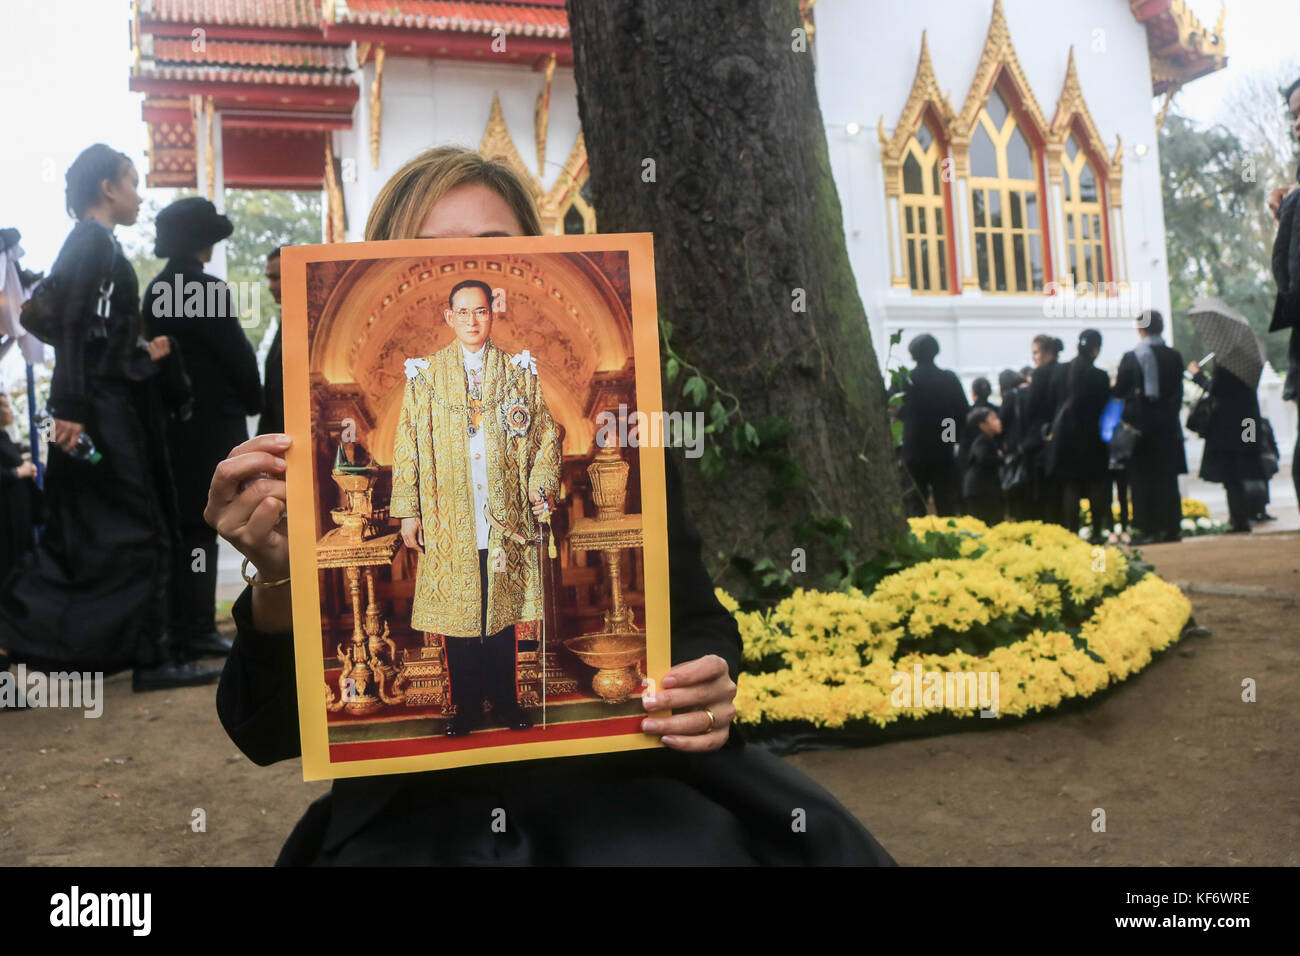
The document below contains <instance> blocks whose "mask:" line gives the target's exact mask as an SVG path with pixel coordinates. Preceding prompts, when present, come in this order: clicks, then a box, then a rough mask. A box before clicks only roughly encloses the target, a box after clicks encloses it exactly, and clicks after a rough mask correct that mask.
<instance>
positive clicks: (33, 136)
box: [0, 0, 1300, 270]
mask: <svg viewBox="0 0 1300 956" xmlns="http://www.w3.org/2000/svg"><path fill="white" fill-rule="evenodd" d="M823 2H826V3H849V2H859V3H864V4H870V3H877V2H884V0H823ZM890 2H892V0H890ZM951 2H952V3H953V4H958V3H960V4H963V5H965V4H968V3H971V2H980V0H951ZM1044 2H1052V3H1057V2H1064V0H1044ZM1089 2H1094V3H1104V2H1110V3H1127V2H1128V0H1089ZM1190 4H1191V7H1192V9H1193V10H1194V11H1196V14H1197V15H1198V16H1199V17H1200V18H1201V20H1202V22H1204V23H1205V24H1206V25H1207V26H1209V25H1213V23H1214V21H1215V19H1216V18H1217V17H1218V11H1219V5H1218V2H1217V0H1190ZM130 8H131V4H130V0H0V91H3V94H4V104H5V106H6V107H7V115H6V124H5V135H4V137H3V144H4V145H3V148H2V149H0V226H16V227H18V229H19V230H21V232H22V234H23V247H24V248H25V249H26V251H27V256H26V258H25V259H24V265H26V266H27V267H28V268H29V269H36V270H43V269H47V268H48V267H49V265H50V264H51V263H52V262H53V260H54V256H55V255H56V254H57V253H58V250H59V246H60V245H61V244H62V242H63V239H64V237H65V236H66V235H67V232H68V230H69V229H70V228H71V225H72V223H71V220H70V219H69V218H68V217H67V215H66V214H65V213H64V211H63V174H64V172H65V171H66V170H67V168H68V166H69V164H70V163H71V162H72V160H73V159H74V158H75V157H76V155H77V153H78V152H80V151H81V150H82V149H83V148H85V147H86V146H88V145H89V144H91V143H95V142H105V143H108V144H110V145H111V146H114V147H115V148H117V149H120V150H122V151H123V152H125V153H127V154H128V155H129V156H131V157H132V158H134V160H135V162H136V167H137V169H138V170H139V171H140V176H141V180H142V185H143V179H144V174H145V172H146V171H147V169H148V163H147V161H146V159H145V155H144V151H145V146H146V145H147V144H146V137H145V125H144V122H143V121H142V120H141V118H140V102H141V100H142V98H143V96H142V94H138V93H132V92H131V91H130V90H128V89H127V80H128V77H129V74H130V66H131V50H130V46H131V44H130V32H129V30H130V28H129V18H130ZM983 17H984V14H981V15H980V19H979V23H980V24H981V28H980V32H982V24H983V22H984V20H983ZM1224 33H1225V35H1226V38H1227V43H1228V53H1229V61H1230V62H1229V65H1228V67H1227V69H1225V70H1222V71H1220V72H1219V73H1216V74H1214V75H1212V76H1208V77H1203V78H1201V79H1200V80H1197V81H1196V82H1195V83H1192V84H1191V85H1189V86H1188V88H1187V89H1186V90H1184V91H1183V92H1182V93H1180V94H1179V96H1178V99H1177V100H1176V101H1175V109H1177V110H1178V111H1179V112H1182V113H1183V114H1184V115H1187V116H1190V117H1192V118H1193V119H1195V120H1196V121H1198V122H1202V123H1212V122H1216V121H1219V120H1222V119H1228V117H1225V116H1223V110H1222V107H1221V103H1222V100H1223V97H1224V96H1225V94H1226V93H1227V92H1228V91H1229V90H1230V89H1231V88H1232V87H1233V86H1234V85H1235V84H1236V83H1239V82H1240V81H1241V79H1242V78H1243V77H1244V76H1246V75H1248V74H1250V73H1252V72H1258V71H1260V70H1264V71H1268V72H1273V71H1275V70H1276V69H1277V68H1278V66H1279V65H1280V64H1282V63H1284V62H1286V61H1287V60H1289V59H1291V58H1293V57H1295V56H1296V55H1297V51H1298V50H1300V0H1229V3H1228V16H1227V23H1226V26H1225V28H1224ZM1022 42H1024V41H1023V40H1022ZM1136 92H1138V91H1135V93H1136ZM1093 110H1094V113H1096V114H1097V115H1098V118H1099V119H1100V118H1101V115H1102V114H1104V112H1105V104H1101V103H1095V104H1093ZM142 192H144V194H145V195H146V196H148V195H149V193H148V192H147V191H143V190H142ZM159 194H160V195H161V196H166V195H170V191H159ZM137 229H138V230H140V235H142V236H143V235H147V234H148V232H149V230H150V229H151V224H149V223H141V224H140V225H139V226H138V227H137ZM120 234H121V233H120V232H119V235H120Z"/></svg>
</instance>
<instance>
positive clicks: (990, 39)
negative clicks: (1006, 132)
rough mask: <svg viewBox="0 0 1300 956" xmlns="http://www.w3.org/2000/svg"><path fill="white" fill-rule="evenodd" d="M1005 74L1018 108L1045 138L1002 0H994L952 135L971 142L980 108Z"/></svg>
mask: <svg viewBox="0 0 1300 956" xmlns="http://www.w3.org/2000/svg"><path fill="white" fill-rule="evenodd" d="M1002 75H1005V76H1006V77H1007V80H1008V82H1009V83H1010V84H1011V87H1012V90H1013V91H1014V92H1015V94H1016V96H1015V98H1016V100H1017V104H1012V105H1013V106H1015V105H1018V106H1019V107H1020V109H1019V112H1021V113H1023V114H1024V117H1025V118H1027V119H1028V120H1029V123H1030V126H1031V128H1032V130H1033V132H1034V133H1035V134H1036V135H1037V136H1038V137H1039V139H1040V140H1041V141H1046V139H1047V131H1048V124H1047V119H1046V118H1045V117H1044V116H1043V111H1042V109H1040V108H1039V106H1038V100H1037V99H1036V98H1035V97H1034V91H1033V88H1032V87H1031V86H1030V85H1029V78H1028V77H1027V76H1025V71H1024V68H1023V67H1021V65H1020V59H1019V58H1018V57H1017V56H1016V48H1015V46H1014V45H1013V44H1012V42H1011V30H1010V28H1009V27H1008V26H1007V15H1006V11H1005V10H1003V9H1002V0H993V17H992V19H991V20H990V21H989V31H988V35H987V36H986V37H985V39H984V50H983V52H981V53H980V60H979V65H978V66H977V67H976V68H975V77H974V79H972V80H971V85H970V90H969V91H968V92H967V93H966V102H965V103H964V104H963V105H962V108H961V112H960V113H958V114H957V117H956V119H954V120H953V122H952V128H951V131H952V139H953V141H954V142H956V141H958V140H961V141H963V142H964V143H966V144H967V145H969V143H970V135H971V131H972V130H974V128H975V120H976V118H977V117H978V116H979V113H980V110H981V109H983V108H984V104H985V103H986V102H987V101H988V98H989V94H990V93H992V92H993V87H994V86H995V85H996V84H997V81H998V77H999V76H1002Z"/></svg>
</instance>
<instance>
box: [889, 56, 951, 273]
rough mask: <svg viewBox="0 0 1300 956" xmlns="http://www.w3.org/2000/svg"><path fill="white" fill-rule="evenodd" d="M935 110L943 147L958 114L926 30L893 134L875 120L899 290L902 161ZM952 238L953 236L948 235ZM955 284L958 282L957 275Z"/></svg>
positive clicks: (892, 270) (902, 260) (938, 137)
mask: <svg viewBox="0 0 1300 956" xmlns="http://www.w3.org/2000/svg"><path fill="white" fill-rule="evenodd" d="M927 110H928V111H933V113H934V116H935V118H936V119H937V120H938V127H939V128H938V129H937V130H932V132H934V133H935V134H936V135H935V139H936V140H938V141H939V142H940V144H941V145H940V149H941V150H942V149H943V147H944V146H946V144H947V143H948V140H949V128H950V127H951V125H952V122H953V119H954V117H955V114H954V113H953V109H952V102H951V101H950V100H949V98H948V97H947V96H946V95H945V94H944V92H943V90H942V89H940V87H939V80H938V77H936V76H935V72H934V63H933V62H932V61H931V59H930V44H929V41H928V40H927V39H926V33H925V31H924V30H922V31H921V53H920V56H919V57H918V58H917V61H916V75H915V76H913V78H912V89H911V90H910V91H909V92H908V95H907V102H906V103H904V104H903V112H902V113H901V114H900V115H899V117H898V123H897V124H896V125H895V126H894V133H893V135H892V136H886V135H885V118H884V117H883V116H881V117H880V118H879V119H878V120H877V121H876V136H877V137H878V138H879V140H880V163H881V166H882V167H883V168H884V173H885V201H886V203H887V205H888V207H889V213H888V215H887V217H886V218H887V219H888V220H889V237H890V242H889V254H890V285H891V286H892V287H893V288H896V289H906V288H908V287H909V283H908V276H907V268H906V264H905V257H904V255H903V248H902V235H901V233H900V231H899V230H900V228H901V225H900V220H899V208H898V207H899V204H900V202H901V200H902V196H903V160H904V157H905V155H906V152H907V144H908V142H910V141H911V139H912V137H913V136H915V135H916V133H917V132H918V131H919V130H920V128H921V124H922V123H924V122H925V115H926V112H927ZM949 241H950V242H951V241H952V237H951V236H950V237H949ZM953 284H954V285H955V284H956V282H955V277H954V281H953Z"/></svg>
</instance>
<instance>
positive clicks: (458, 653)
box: [443, 548, 519, 726]
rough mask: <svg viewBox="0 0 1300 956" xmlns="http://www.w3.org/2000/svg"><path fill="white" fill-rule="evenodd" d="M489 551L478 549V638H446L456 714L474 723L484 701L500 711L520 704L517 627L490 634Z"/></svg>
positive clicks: (477, 721)
mask: <svg viewBox="0 0 1300 956" xmlns="http://www.w3.org/2000/svg"><path fill="white" fill-rule="evenodd" d="M487 561H488V550H487V548H480V549H479V552H478V574H479V595H480V600H481V607H480V611H479V636H478V637H444V638H443V648H444V650H446V652H447V658H446V661H447V680H448V681H449V682H450V692H451V702H452V704H454V705H455V708H456V715H457V716H458V717H459V718H461V720H462V721H465V722H467V723H468V724H470V725H471V726H478V725H479V723H481V721H482V717H483V700H484V698H486V699H487V700H488V701H489V702H490V703H491V704H492V712H493V713H494V714H500V713H502V712H505V711H508V710H509V709H511V708H513V707H514V706H517V705H518V704H519V687H518V684H517V683H516V680H517V675H516V671H517V669H518V655H517V645H516V641H515V627H514V625H513V624H511V625H510V626H509V627H504V628H502V629H501V630H499V631H497V632H496V633H495V634H488V633H487V599H488V567H487Z"/></svg>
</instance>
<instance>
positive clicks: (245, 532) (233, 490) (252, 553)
mask: <svg viewBox="0 0 1300 956" xmlns="http://www.w3.org/2000/svg"><path fill="white" fill-rule="evenodd" d="M290 444H292V440H291V439H290V438H289V436H288V435H281V434H274V435H258V436H257V437H256V438H250V439H249V440H248V441H246V442H244V443H243V444H242V445H238V446H236V447H235V448H234V449H233V450H232V451H231V452H230V455H229V456H228V457H227V458H226V460H225V461H223V462H221V463H220V464H218V465H217V470H216V471H215V472H214V473H213V475H212V485H211V487H210V488H209V489H208V506H207V507H206V508H204V509H203V520H204V521H206V522H207V523H208V524H209V525H211V526H212V527H213V528H216V529H217V533H218V534H219V535H221V537H223V538H225V539H226V540H227V541H229V542H230V543H231V544H232V545H234V546H235V548H236V549H237V550H238V551H239V553H240V554H242V555H244V557H246V558H248V560H249V561H250V562H252V564H253V565H254V566H255V567H256V568H257V572H258V576H259V578H260V579H261V580H264V581H278V580H279V579H280V578H285V577H288V576H289V534H288V525H287V522H285V520H284V511H285V508H286V507H287V505H286V500H285V493H286V491H285V488H286V486H285V482H284V478H283V477H281V476H283V475H284V473H285V461H284V459H283V458H281V457H280V456H281V455H283V454H284V453H285V452H286V451H287V450H288V448H289V446H290ZM253 626H254V627H255V628H257V629H258V630H259V631H266V632H270V633H278V632H280V631H287V630H290V629H291V628H292V627H293V610H292V607H291V605H290V601H289V588H288V585H284V586H282V587H277V588H254V589H253Z"/></svg>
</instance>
